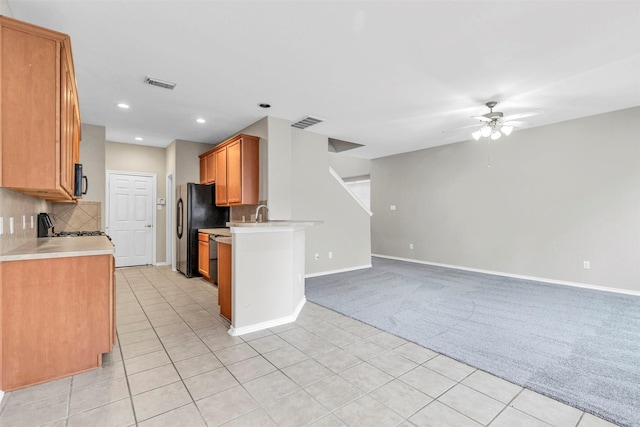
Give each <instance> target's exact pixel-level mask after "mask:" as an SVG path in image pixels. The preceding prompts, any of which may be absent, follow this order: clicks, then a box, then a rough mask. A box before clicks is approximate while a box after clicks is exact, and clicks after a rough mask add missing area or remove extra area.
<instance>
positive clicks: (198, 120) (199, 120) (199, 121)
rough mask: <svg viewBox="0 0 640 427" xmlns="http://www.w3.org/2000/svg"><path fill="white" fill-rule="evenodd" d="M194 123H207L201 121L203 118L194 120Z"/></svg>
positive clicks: (203, 120)
mask: <svg viewBox="0 0 640 427" xmlns="http://www.w3.org/2000/svg"><path fill="white" fill-rule="evenodd" d="M196 122H198V123H207V121H206V120H205V119H203V118H199V119H196Z"/></svg>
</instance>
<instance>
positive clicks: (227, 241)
mask: <svg viewBox="0 0 640 427" xmlns="http://www.w3.org/2000/svg"><path fill="white" fill-rule="evenodd" d="M232 241H233V238H231V237H224V236H221V237H216V242H218V243H225V244H227V245H231V244H232V243H231V242H232Z"/></svg>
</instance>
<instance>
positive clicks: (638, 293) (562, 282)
mask: <svg viewBox="0 0 640 427" xmlns="http://www.w3.org/2000/svg"><path fill="white" fill-rule="evenodd" d="M371 256H375V257H378V258H387V259H395V260H398V261H406V262H413V263H416V264H426V265H434V266H436V267H446V268H455V269H456V270H465V271H473V272H476V273H485V274H493V275H495V276H503V277H513V278H514V279H524V280H534V281H536V282H544V283H552V284H554V285H564V286H573V287H575V288H585V289H593V290H596V291H606V292H615V293H618V294H626V295H635V296H640V291H631V290H628V289H620V288H607V287H604V286H596V285H589V284H586V283H578V282H568V281H565V280H555V279H547V278H545V277H535V276H524V275H521V274H511V273H504V272H502V271H492V270H482V269H479V268H469V267H462V266H459V265H451V264H441V263H438V262H429V261H422V260H419V259H412V258H401V257H394V256H389V255H380V254H371Z"/></svg>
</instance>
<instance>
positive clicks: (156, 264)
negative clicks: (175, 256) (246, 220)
mask: <svg viewBox="0 0 640 427" xmlns="http://www.w3.org/2000/svg"><path fill="white" fill-rule="evenodd" d="M154 265H155V266H156V267H158V266H161V265H168V264H167V263H166V262H156V263H155V264H154Z"/></svg>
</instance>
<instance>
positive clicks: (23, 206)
mask: <svg viewBox="0 0 640 427" xmlns="http://www.w3.org/2000/svg"><path fill="white" fill-rule="evenodd" d="M50 211H51V203H50V202H47V201H46V200H42V199H36V198H35V197H31V196H27V195H25V194H22V193H18V192H15V191H13V190H9V189H8V188H0V217H2V234H0V254H3V253H5V252H8V251H10V250H12V249H15V248H17V247H19V246H21V245H23V244H25V243H26V242H27V241H29V240H30V239H37V235H38V213H40V212H50ZM23 216H24V217H25V221H24V222H25V227H24V228H23V227H22V224H23V223H22V217H23ZM31 217H33V228H32V227H31ZM10 218H13V233H11V230H10V227H9V224H10Z"/></svg>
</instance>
